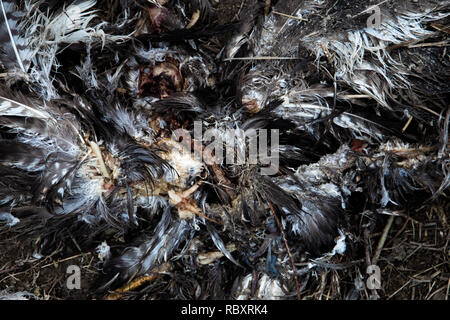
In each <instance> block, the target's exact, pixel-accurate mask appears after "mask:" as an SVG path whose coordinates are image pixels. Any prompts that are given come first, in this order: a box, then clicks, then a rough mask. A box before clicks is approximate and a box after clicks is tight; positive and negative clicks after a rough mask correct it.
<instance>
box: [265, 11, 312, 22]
mask: <svg viewBox="0 0 450 320" xmlns="http://www.w3.org/2000/svg"><path fill="white" fill-rule="evenodd" d="M272 13H273V14H277V15H279V16H282V17H286V18H289V19H295V20H301V21H308V19H305V18H300V17H296V16H291V15H290V14H286V13H282V12H278V11H272Z"/></svg>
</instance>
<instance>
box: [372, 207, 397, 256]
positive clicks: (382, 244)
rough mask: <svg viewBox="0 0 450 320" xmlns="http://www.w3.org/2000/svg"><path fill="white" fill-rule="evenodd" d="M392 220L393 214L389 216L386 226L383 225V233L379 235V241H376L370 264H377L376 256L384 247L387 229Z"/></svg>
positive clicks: (389, 228) (389, 227)
mask: <svg viewBox="0 0 450 320" xmlns="http://www.w3.org/2000/svg"><path fill="white" fill-rule="evenodd" d="M393 221H394V216H390V217H389V219H388V221H387V223H386V226H385V227H384V230H383V234H382V235H381V238H380V241H379V242H378V246H377V250H376V251H375V254H374V255H373V258H372V264H377V261H378V258H379V257H380V253H381V250H382V249H383V247H384V243H385V242H386V238H387V235H388V233H389V230H391V226H392V222H393Z"/></svg>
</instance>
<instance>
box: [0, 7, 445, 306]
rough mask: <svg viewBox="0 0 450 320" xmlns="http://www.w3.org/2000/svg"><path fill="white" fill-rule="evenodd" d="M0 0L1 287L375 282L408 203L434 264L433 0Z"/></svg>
mask: <svg viewBox="0 0 450 320" xmlns="http://www.w3.org/2000/svg"><path fill="white" fill-rule="evenodd" d="M0 4H1V7H0V9H1V10H0V11H1V14H0V42H1V46H0V68H1V69H0V175H1V180H0V233H1V240H2V250H3V252H4V253H5V254H4V258H3V259H2V260H1V262H0V268H1V269H0V276H1V278H0V289H7V291H8V292H9V293H11V292H19V293H21V292H25V291H32V293H30V294H28V293H27V294H28V295H29V296H33V297H37V298H43V299H46V298H52V297H63V298H71V297H78V298H90V297H96V298H99V297H106V298H108V299H120V298H122V299H125V298H146V299H164V298H171V299H173V298H175V299H223V298H227V299H295V298H309V299H312V298H317V299H321V298H324V297H326V298H333V299H358V298H363V299H364V298H377V297H390V293H389V292H391V291H390V288H391V284H390V283H388V282H386V281H383V277H384V279H387V278H388V275H387V273H389V274H391V273H392V272H393V271H392V270H394V271H395V270H396V269H395V268H394V269H392V268H393V267H392V266H395V264H396V263H398V260H395V259H394V260H395V261H397V262H395V263H393V262H392V261H394V260H392V259H391V260H390V259H389V255H390V254H392V255H394V256H397V257H399V255H398V252H397V251H395V250H394V249H395V248H397V249H398V248H404V246H405V243H404V242H401V243H400V244H398V241H399V240H401V239H406V240H407V241H409V242H406V243H414V241H413V240H414V239H415V238H414V237H415V236H416V235H415V234H414V235H413V238H414V239H412V240H411V237H410V238H408V229H406V231H405V228H407V227H409V224H410V223H411V225H412V227H414V224H415V223H417V226H419V227H420V228H427V226H428V227H430V226H435V227H436V228H435V232H436V235H435V242H434V245H436V246H439V247H440V248H441V249H442V248H443V249H442V250H443V252H444V254H443V255H439V257H436V258H435V260H433V262H430V263H433V264H439V265H441V266H443V267H444V269H442V270H441V271H440V273H441V276H442V277H443V279H441V280H442V281H443V282H442V283H444V284H446V283H447V282H445V281H446V280H445V274H446V275H447V280H448V274H449V269H448V255H447V254H446V253H445V252H446V251H447V250H448V247H447V245H448V225H447V222H446V221H447V218H446V210H447V208H448V199H447V195H448V186H449V184H450V168H449V163H450V162H449V152H448V127H449V121H450V119H449V118H450V107H449V92H450V82H449V74H450V60H449V53H448V52H447V49H448V45H449V42H448V36H449V33H450V31H449V30H450V29H449V21H450V20H449V17H450V11H449V9H450V4H449V3H448V1H439V0H426V1H417V2H415V1H406V0H405V1H393V0H392V1H383V2H381V3H378V4H377V3H375V2H374V3H370V4H367V1H358V0H355V1H340V0H338V1H334V0H333V1H331V0H330V1H328V0H320V1H318V0H314V1H313V0H303V1H290V0H287V1H257V0H246V1H231V0H230V1H227V0H221V1H219V4H217V3H216V2H209V0H194V1H184V0H170V1H169V0H152V1H144V0H141V1H118V0H117V1H114V0H112V1H106V0H98V1H95V0H84V1H83V0H76V1H39V0H26V1H16V2H15V1H11V0H0ZM233 4H234V5H235V6H233ZM370 5H374V6H373V7H370ZM225 8H236V10H234V11H232V10H231V9H229V10H228V11H227V10H225ZM227 17H228V18H227ZM433 219H435V220H433ZM436 221H437V222H438V223H439V228H438V227H437V225H438V224H436V223H435V222H436ZM441 222H442V223H441ZM430 223H431V225H430ZM433 223H435V224H434V225H433ZM414 230H415V229H414ZM421 230H422V229H420V230H419V231H418V232H419V234H420V235H421V232H422V231H421ZM420 237H421V236H420ZM425 237H426V236H425ZM408 239H409V240H408ZM416 243H417V241H416ZM376 244H377V245H376ZM405 250H406V249H405ZM408 250H409V249H408ZM395 252H397V253H395ZM408 252H409V251H408ZM412 254H414V252H413V253H412ZM412 254H411V255H412ZM406 256H407V257H408V258H410V255H409V253H406ZM436 259H437V260H436ZM442 259H443V262H441V261H442ZM400 260H401V259H400ZM55 261H56V262H59V263H61V265H60V266H59V267H58V266H56V267H54V266H53V265H52V263H51V262H55ZM404 261H406V260H404ZM436 261H438V262H436ZM66 264H70V265H76V266H79V267H80V268H81V279H82V284H83V289H84V291H83V290H81V291H77V290H69V289H71V288H66V285H67V283H66V281H65V280H66V278H67V274H66ZM368 266H371V268H372V269H373V268H374V266H375V267H378V268H380V267H381V268H382V270H383V271H382V272H381V280H379V283H376V284H377V285H376V286H375V287H373V286H372V287H371V286H370V285H369V286H368V285H366V279H368V277H369V276H370V274H367V273H366V270H367V267H368ZM386 266H387V267H386ZM428 267H431V265H430V266H428ZM51 268H54V270H53V271H51V270H50V269H51ZM445 268H446V269H445ZM369 269H370V268H369ZM423 269H426V267H424V268H423ZM427 270H428V269H427ZM430 270H431V269H430ZM433 270H434V269H433ZM37 271H39V272H41V271H42V274H45V272H46V271H48V272H49V274H52V275H54V274H56V275H57V276H55V277H51V276H48V277H49V278H48V280H43V281H44V283H46V285H48V286H47V287H45V286H44V287H41V289H39V287H36V279H37V278H36V277H35V279H34V280H33V278H32V279H30V280H29V281H28V282H27V281H26V280H25V281H23V283H22V284H20V285H16V284H14V283H12V282H10V280H11V278H12V276H13V275H15V276H14V278H17V277H16V276H17V275H18V274H27V273H29V272H37ZM434 271H436V270H434ZM37 277H39V275H38V276H37ZM54 279H55V280H54ZM83 279H84V280H83ZM433 279H434V278H433ZM47 282H49V283H47ZM50 282H51V284H50ZM401 285H403V284H401ZM401 285H399V286H398V287H401ZM398 287H397V288H398ZM438 287H439V282H438V285H437V286H436V288H438ZM72 289H73V288H72ZM439 290H440V289H439ZM444 291H445V290H444ZM444 291H442V290H440V291H439V292H441V293H442V292H444ZM5 292H6V291H5ZM447 294H448V290H447ZM19 296H21V297H22V296H23V295H21V294H20V295H19ZM10 297H14V294H10Z"/></svg>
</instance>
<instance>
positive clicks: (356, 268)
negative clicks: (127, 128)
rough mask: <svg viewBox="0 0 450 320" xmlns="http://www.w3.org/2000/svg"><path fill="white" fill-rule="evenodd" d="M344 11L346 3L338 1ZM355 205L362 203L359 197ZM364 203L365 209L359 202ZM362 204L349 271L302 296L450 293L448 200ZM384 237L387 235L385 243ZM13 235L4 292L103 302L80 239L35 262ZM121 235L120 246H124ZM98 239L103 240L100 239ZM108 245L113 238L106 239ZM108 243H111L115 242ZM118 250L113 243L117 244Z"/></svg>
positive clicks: (229, 7)
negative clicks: (370, 269)
mask: <svg viewBox="0 0 450 320" xmlns="http://www.w3.org/2000/svg"><path fill="white" fill-rule="evenodd" d="M244 2H245V1H243V0H219V1H218V4H216V8H217V13H218V14H217V17H218V23H227V22H230V21H232V20H233V19H236V18H237V16H238V14H239V12H240V10H241V9H242V7H243V6H244V5H245V3H244ZM338 2H339V3H340V4H342V8H343V10H344V11H345V8H346V6H348V5H349V3H348V2H346V1H338ZM355 203H357V201H355ZM361 207H362V206H361ZM361 207H359V208H353V209H350V210H349V211H348V212H347V213H346V217H347V219H348V220H349V221H350V222H351V224H350V225H352V226H354V230H351V232H352V234H353V235H354V236H355V237H354V238H351V239H349V243H348V249H347V252H346V254H345V255H344V256H341V257H335V258H334V259H336V260H335V262H336V263H340V264H343V265H346V266H347V268H345V269H332V268H328V269H323V270H321V272H320V273H318V274H317V276H316V277H313V278H306V277H303V278H301V279H300V281H301V284H302V287H303V291H302V296H303V298H304V299H322V300H326V299H344V298H348V296H347V297H345V296H344V292H349V290H348V288H351V287H354V284H355V279H358V278H360V279H361V283H362V289H361V292H360V296H359V297H360V298H362V299H370V298H372V297H374V296H377V297H379V298H381V299H425V300H443V299H448V298H449V295H450V265H449V257H450V251H449V239H450V238H449V235H450V234H449V232H450V226H449V221H447V212H448V210H449V203H447V205H446V206H443V207H433V206H430V205H428V204H427V203H424V205H423V207H422V209H421V210H419V211H412V212H408V211H403V212H399V214H398V216H396V217H391V216H387V215H379V216H377V217H373V216H367V215H366V214H365V212H364V211H363V210H360V209H361ZM367 219H375V220H376V223H375V228H374V229H373V230H370V232H369V233H364V228H363V225H364V224H365V223H366V222H367ZM383 234H385V235H386V238H385V239H384V242H383V241H380V239H382V238H383ZM13 236H14V235H12V234H8V235H7V236H6V237H3V238H2V239H0V252H1V253H2V254H1V255H0V293H1V292H2V291H3V290H4V291H7V292H18V291H27V292H29V293H31V294H33V295H35V296H36V298H39V299H56V300H58V299H103V298H105V296H104V295H102V294H99V293H97V292H95V290H94V288H95V287H96V281H97V280H98V272H99V271H100V267H101V261H100V260H99V258H98V256H97V253H96V252H95V251H85V250H84V248H81V247H80V245H79V244H77V243H76V242H75V241H73V243H70V244H69V245H66V246H64V248H63V249H60V250H57V251H55V252H53V253H51V254H50V255H48V256H46V257H43V258H40V259H37V257H33V256H30V255H29V254H28V253H27V252H29V250H27V247H26V246H27V245H24V247H23V251H22V252H19V253H18V252H17V251H11V250H10V249H9V248H8V242H9V241H11V237H13ZM99 238H100V237H99ZM120 242H121V239H118V240H117V243H116V245H117V247H118V249H121V244H120ZM96 244H100V241H98V243H96ZM109 244H110V243H109ZM110 245H111V244H110ZM379 245H382V249H381V251H380V252H379V258H378V261H377V265H378V266H379V267H380V272H381V289H380V290H376V291H375V290H370V289H367V288H366V286H365V285H364V282H365V281H366V274H361V272H363V271H365V266H366V265H367V257H368V256H369V257H373V256H374V254H375V253H376V251H377V246H379ZM113 247H114V243H113ZM70 265H77V266H80V268H81V274H82V278H81V289H79V290H78V289H73V290H69V289H68V288H67V285H66V282H67V279H68V277H69V275H70V274H68V273H67V268H68V266H70Z"/></svg>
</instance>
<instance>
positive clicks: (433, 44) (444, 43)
mask: <svg viewBox="0 0 450 320" xmlns="http://www.w3.org/2000/svg"><path fill="white" fill-rule="evenodd" d="M449 44H450V42H448V41H439V42H431V43H418V44H410V45H408V48H422V47H446V46H448V45H449Z"/></svg>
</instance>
